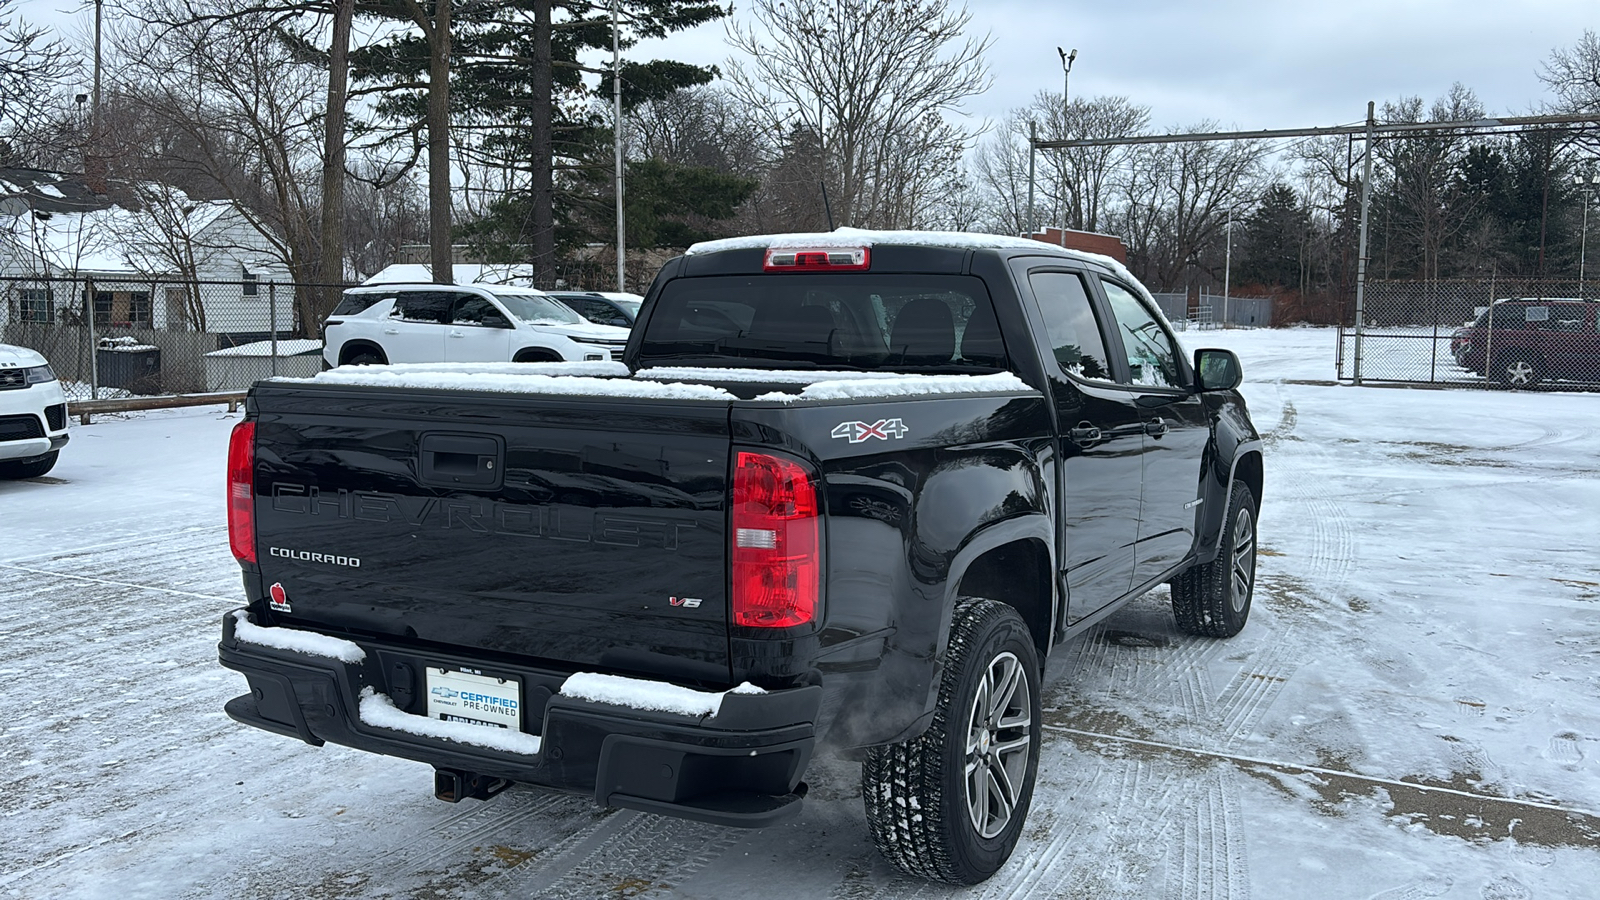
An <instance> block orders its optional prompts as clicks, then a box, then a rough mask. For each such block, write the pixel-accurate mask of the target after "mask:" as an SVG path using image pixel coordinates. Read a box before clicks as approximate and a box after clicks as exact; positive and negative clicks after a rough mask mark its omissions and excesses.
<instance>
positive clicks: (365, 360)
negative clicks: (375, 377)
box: [344, 349, 389, 366]
mask: <svg viewBox="0 0 1600 900" xmlns="http://www.w3.org/2000/svg"><path fill="white" fill-rule="evenodd" d="M344 364H345V365H347V366H386V365H388V364H389V360H387V359H385V358H384V356H383V354H382V353H379V352H378V351H376V350H367V349H362V350H357V351H356V352H354V353H352V354H350V358H349V359H347V360H345V361H344Z"/></svg>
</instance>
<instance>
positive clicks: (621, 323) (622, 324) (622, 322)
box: [606, 316, 633, 328]
mask: <svg viewBox="0 0 1600 900" xmlns="http://www.w3.org/2000/svg"><path fill="white" fill-rule="evenodd" d="M606 324H607V325H615V326H617V327H618V328H632V327H633V325H632V323H630V322H629V321H628V320H627V319H624V318H623V317H621V316H617V317H616V318H615V319H612V320H611V321H610V322H607V323H606Z"/></svg>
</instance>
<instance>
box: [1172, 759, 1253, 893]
mask: <svg viewBox="0 0 1600 900" xmlns="http://www.w3.org/2000/svg"><path fill="white" fill-rule="evenodd" d="M1235 774H1236V773H1234V772H1232V771H1229V770H1228V769H1226V768H1223V767H1213V768H1212V769H1211V770H1210V771H1208V772H1207V773H1206V774H1205V776H1204V778H1203V779H1201V780H1200V784H1199V785H1198V786H1199V787H1200V791H1199V792H1198V793H1197V794H1196V796H1195V797H1194V799H1193V801H1192V802H1190V803H1189V804H1187V805H1186V807H1185V809H1184V817H1183V821H1182V822H1181V823H1180V824H1179V827H1178V829H1177V830H1178V840H1177V842H1176V844H1175V846H1174V847H1173V848H1172V850H1171V851H1170V852H1169V853H1168V854H1167V856H1166V858H1165V859H1164V860H1163V862H1164V867H1165V870H1166V875H1167V878H1166V892H1165V895H1166V897H1168V898H1169V900H1246V898H1248V897H1249V896H1250V875H1249V867H1248V865H1247V863H1246V860H1245V854H1244V849H1243V848H1242V847H1241V846H1240V845H1239V844H1238V842H1237V841H1234V840H1232V839H1231V837H1230V836H1231V835H1233V834H1235V833H1237V832H1238V826H1239V820H1240V813H1239V804H1238V801H1237V800H1236V799H1235V798H1234V795H1233V790H1232V784H1231V782H1232V779H1233V778H1234V777H1235Z"/></svg>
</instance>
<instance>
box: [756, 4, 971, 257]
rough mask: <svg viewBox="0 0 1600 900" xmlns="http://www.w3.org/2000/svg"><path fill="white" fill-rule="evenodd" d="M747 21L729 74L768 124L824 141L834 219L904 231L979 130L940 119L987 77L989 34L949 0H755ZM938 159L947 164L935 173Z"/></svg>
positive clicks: (955, 109)
mask: <svg viewBox="0 0 1600 900" xmlns="http://www.w3.org/2000/svg"><path fill="white" fill-rule="evenodd" d="M754 10H755V20H756V22H757V23H759V30H758V29H757V28H755V27H740V26H738V25H737V24H731V25H729V27H728V41H729V43H730V44H731V45H732V46H733V47H734V49H736V50H738V51H740V52H742V53H744V54H746V55H747V56H748V57H749V59H748V60H747V61H739V60H730V61H729V64H728V69H729V74H728V80H729V83H730V85H731V86H732V90H733V92H734V94H735V95H736V96H737V97H738V98H739V99H740V101H741V102H742V103H743V104H744V105H745V106H746V108H748V109H751V110H755V111H759V112H760V113H762V114H763V115H764V116H765V118H766V124H767V128H768V132H769V133H772V134H784V135H788V134H791V133H793V132H794V130H795V129H797V128H798V129H804V130H806V131H809V132H810V133H811V134H814V135H816V136H817V137H818V138H819V139H820V141H821V145H822V146H821V156H822V159H823V161H824V164H825V171H824V172H823V175H824V176H825V178H826V180H827V183H828V185H829V194H830V200H831V201H832V206H833V212H834V216H835V220H836V221H837V222H838V223H839V224H842V225H854V226H862V227H880V228H888V227H905V226H908V225H911V224H913V223H915V222H916V221H918V218H919V217H924V216H926V215H927V214H928V212H929V209H930V204H932V203H933V202H935V198H936V195H937V190H938V185H939V181H940V179H939V177H938V176H939V175H940V174H941V173H942V172H946V171H948V167H949V164H950V160H952V159H953V158H956V157H959V156H960V155H961V153H962V152H964V151H965V149H966V148H967V147H968V146H969V145H970V144H971V143H972V141H973V139H974V137H975V135H974V133H973V132H972V131H971V130H969V129H964V128H960V127H957V126H955V125H953V124H951V123H950V122H949V121H947V120H946V118H945V116H946V115H947V114H950V113H954V112H958V111H959V110H960V107H961V104H962V102H963V101H964V100H965V99H966V98H968V97H970V96H973V95H975V94H978V93H981V92H982V91H984V90H985V89H986V88H987V87H988V84H989V79H988V75H987V70H986V68H985V66H984V64H983V54H984V52H985V51H986V50H987V49H988V47H989V40H988V39H987V38H984V39H981V40H974V39H971V38H963V36H962V35H963V33H964V32H965V30H966V27H967V25H968V24H969V22H970V20H971V16H970V14H969V13H968V12H966V10H965V9H960V10H957V9H953V8H952V7H951V4H950V2H949V0H797V2H785V0H755V2H754ZM940 166H944V167H946V168H944V169H941V168H939V167H940Z"/></svg>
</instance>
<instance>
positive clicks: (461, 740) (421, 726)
mask: <svg viewBox="0 0 1600 900" xmlns="http://www.w3.org/2000/svg"><path fill="white" fill-rule="evenodd" d="M361 721H363V722H365V723H366V724H368V725H371V726H372V727H374V728H386V729H388V730H390V731H404V732H406V733H407V734H416V735H421V736H422V737H431V738H439V739H441V740H446V741H455V742H456V743H458V744H474V745H476V746H479V747H488V748H489V749H491V750H504V751H506V752H508V753H523V754H527V755H528V756H535V755H537V754H538V752H539V748H540V746H542V745H543V743H544V741H543V739H542V738H540V737H539V736H538V735H535V734H525V733H523V732H521V731H512V730H510V729H509V728H495V727H494V726H492V725H471V724H468V723H466V722H446V721H444V720H443V719H430V718H427V717H426V716H414V715H412V714H411V713H408V712H402V711H401V710H400V709H399V708H398V707H396V706H395V705H394V701H393V700H390V699H389V695H388V694H380V693H378V692H377V691H376V690H374V689H373V688H370V687H364V688H362V689H361Z"/></svg>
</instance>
